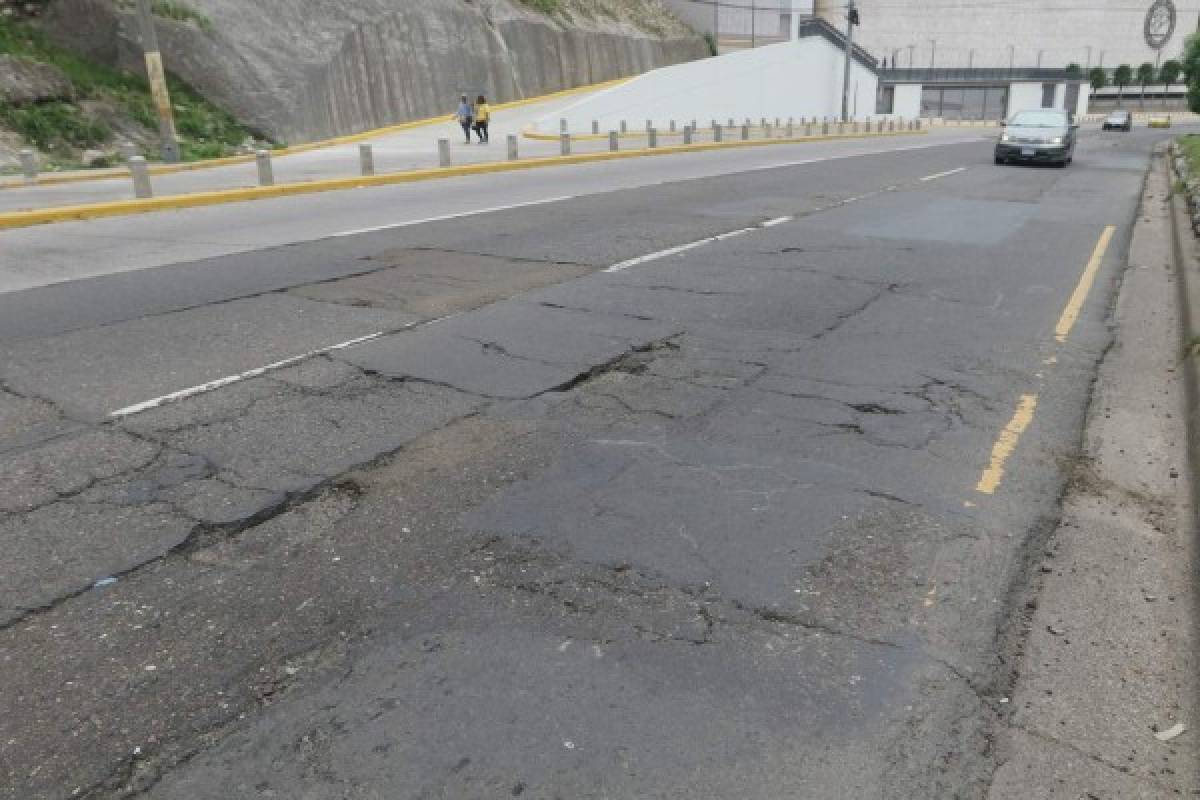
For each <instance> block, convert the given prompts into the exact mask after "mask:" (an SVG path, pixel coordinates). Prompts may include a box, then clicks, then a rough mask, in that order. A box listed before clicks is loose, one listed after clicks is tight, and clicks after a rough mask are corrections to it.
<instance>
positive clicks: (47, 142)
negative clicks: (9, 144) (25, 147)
mask: <svg viewBox="0 0 1200 800" xmlns="http://www.w3.org/2000/svg"><path fill="white" fill-rule="evenodd" d="M0 123H3V124H4V127H6V128H10V129H12V130H14V131H16V132H17V133H19V134H21V136H22V138H24V139H25V141H27V142H29V143H30V144H33V145H36V146H37V148H38V149H39V150H46V151H60V152H61V151H64V150H68V149H71V148H75V149H79V150H83V149H86V148H89V147H97V146H99V145H102V144H104V143H105V142H107V141H108V140H109V139H111V138H112V130H111V129H110V128H109V127H108V125H106V124H104V123H103V122H101V121H100V120H96V119H92V118H90V117H88V116H87V115H86V114H84V113H82V112H80V110H79V109H78V108H77V107H76V106H75V105H73V104H71V103H64V102H53V103H40V104H38V105H33V106H14V105H9V104H7V103H0Z"/></svg>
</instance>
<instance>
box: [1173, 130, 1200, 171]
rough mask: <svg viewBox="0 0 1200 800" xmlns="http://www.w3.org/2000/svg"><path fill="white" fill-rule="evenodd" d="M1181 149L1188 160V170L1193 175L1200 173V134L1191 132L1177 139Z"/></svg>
mask: <svg viewBox="0 0 1200 800" xmlns="http://www.w3.org/2000/svg"><path fill="white" fill-rule="evenodd" d="M1175 141H1176V143H1177V144H1178V146H1179V151H1180V152H1181V153H1183V157H1184V158H1186V159H1187V162H1188V172H1190V173H1191V174H1192V175H1193V176H1195V175H1200V135H1197V134H1194V133H1189V134H1188V135H1187V136H1180V137H1179V138H1178V139H1176V140H1175Z"/></svg>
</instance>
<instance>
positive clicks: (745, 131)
mask: <svg viewBox="0 0 1200 800" xmlns="http://www.w3.org/2000/svg"><path fill="white" fill-rule="evenodd" d="M749 139H750V126H749V125H747V124H746V123H742V141H743V142H745V141H749Z"/></svg>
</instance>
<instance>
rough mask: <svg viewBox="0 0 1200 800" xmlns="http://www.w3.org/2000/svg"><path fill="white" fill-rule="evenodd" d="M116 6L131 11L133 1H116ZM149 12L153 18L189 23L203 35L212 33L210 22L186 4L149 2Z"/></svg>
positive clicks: (161, 0) (172, 0)
mask: <svg viewBox="0 0 1200 800" xmlns="http://www.w3.org/2000/svg"><path fill="white" fill-rule="evenodd" d="M117 5H118V6H119V7H120V8H124V9H132V8H133V7H134V1H133V0H118V2H117ZM150 12H151V13H152V14H154V16H156V17H162V18H163V19H173V20H175V21H176V22H191V23H193V24H194V25H195V26H196V27H197V28H199V29H200V30H202V31H204V32H205V33H212V32H213V23H212V20H211V19H209V18H208V17H207V16H205V15H204V14H201V13H200V12H199V11H197V10H196V9H194V8H192V7H191V6H189V5H188V4H187V3H184V2H181V0H151V3H150Z"/></svg>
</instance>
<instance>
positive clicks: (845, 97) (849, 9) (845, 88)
mask: <svg viewBox="0 0 1200 800" xmlns="http://www.w3.org/2000/svg"><path fill="white" fill-rule="evenodd" d="M857 24H858V7H857V6H855V5H854V0H850V3H849V5H847V6H846V65H845V68H844V70H843V72H842V122H849V121H850V63H851V60H852V58H853V57H854V26H855V25H857Z"/></svg>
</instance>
